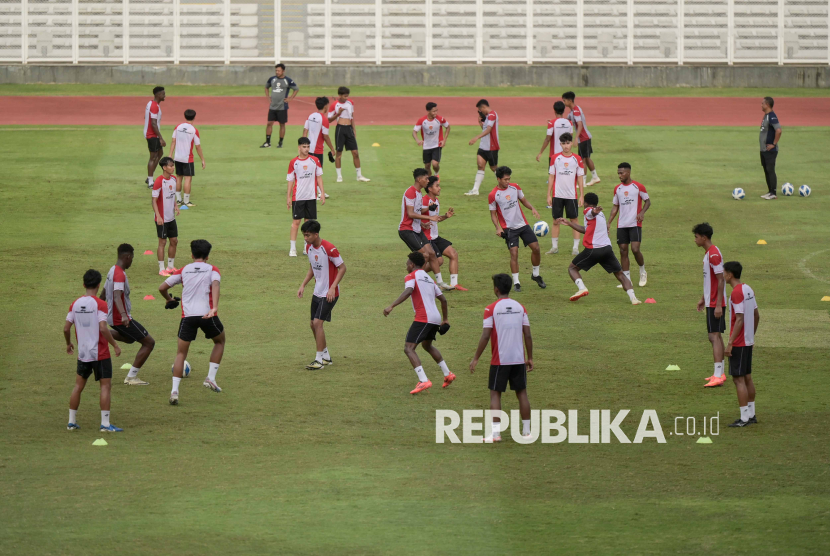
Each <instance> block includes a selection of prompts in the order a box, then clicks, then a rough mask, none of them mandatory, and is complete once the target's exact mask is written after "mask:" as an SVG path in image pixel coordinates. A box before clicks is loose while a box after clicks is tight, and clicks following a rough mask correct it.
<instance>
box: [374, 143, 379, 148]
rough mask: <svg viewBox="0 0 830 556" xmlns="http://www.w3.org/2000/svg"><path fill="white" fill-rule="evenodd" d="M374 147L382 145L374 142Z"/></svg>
mask: <svg viewBox="0 0 830 556" xmlns="http://www.w3.org/2000/svg"><path fill="white" fill-rule="evenodd" d="M372 146H373V147H380V143H372Z"/></svg>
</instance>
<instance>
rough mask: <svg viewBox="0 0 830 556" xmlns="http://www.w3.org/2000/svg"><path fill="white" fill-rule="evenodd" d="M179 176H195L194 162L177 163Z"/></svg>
mask: <svg viewBox="0 0 830 556" xmlns="http://www.w3.org/2000/svg"><path fill="white" fill-rule="evenodd" d="M175 164H176V175H177V176H195V175H196V170H195V167H194V166H193V163H192V162H176V163H175Z"/></svg>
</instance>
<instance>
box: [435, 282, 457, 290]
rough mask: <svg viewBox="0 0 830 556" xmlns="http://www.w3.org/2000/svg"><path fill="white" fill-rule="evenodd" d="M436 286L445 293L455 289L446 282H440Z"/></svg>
mask: <svg viewBox="0 0 830 556" xmlns="http://www.w3.org/2000/svg"><path fill="white" fill-rule="evenodd" d="M436 285H437V286H438V287H439V288H441V289H442V290H444V291H450V290H454V289H455V286H450V285H449V284H446V283H444V282H438V284H436Z"/></svg>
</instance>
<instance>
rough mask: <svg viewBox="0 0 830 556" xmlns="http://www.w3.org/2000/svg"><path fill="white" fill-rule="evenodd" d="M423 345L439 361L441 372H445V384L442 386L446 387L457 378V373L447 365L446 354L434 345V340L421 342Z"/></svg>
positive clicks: (434, 359) (433, 358)
mask: <svg viewBox="0 0 830 556" xmlns="http://www.w3.org/2000/svg"><path fill="white" fill-rule="evenodd" d="M421 347H422V348H424V351H426V352H427V353H428V354H430V356H432V360H433V361H435V362H436V363H438V366H439V367H441V372H442V373H444V385H443V386H442V388H446V387H447V386H449V385H450V384H452V382H453V381H454V380H455V374H454V373H451V372H450V368H449V367H448V366H447V362H446V361H444V356H443V355H441V352H440V351H438V348H436V347H435V346H434V345H432V340H427V341H425V342H421Z"/></svg>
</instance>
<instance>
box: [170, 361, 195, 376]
mask: <svg viewBox="0 0 830 556" xmlns="http://www.w3.org/2000/svg"><path fill="white" fill-rule="evenodd" d="M173 367H175V365H174V366H173ZM173 367H170V372H171V373H172V372H173ZM190 371H191V367H190V363H188V362H187V361H186V360H185V362H184V368H183V369H182V378H187V377H189V376H190Z"/></svg>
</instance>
